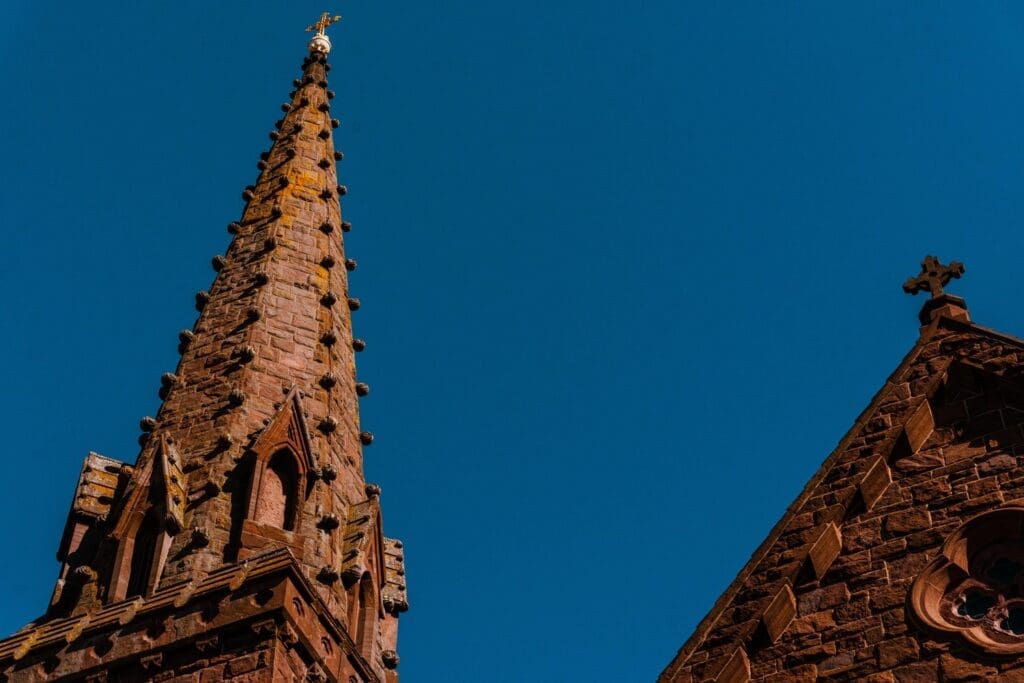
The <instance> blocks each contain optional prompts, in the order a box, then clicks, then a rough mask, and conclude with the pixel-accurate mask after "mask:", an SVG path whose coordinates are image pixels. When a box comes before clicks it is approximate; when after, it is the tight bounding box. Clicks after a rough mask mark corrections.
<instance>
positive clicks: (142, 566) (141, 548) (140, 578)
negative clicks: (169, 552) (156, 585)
mask: <svg viewBox="0 0 1024 683" xmlns="http://www.w3.org/2000/svg"><path fill="white" fill-rule="evenodd" d="M162 535H163V530H162V529H161V528H160V522H159V521H158V520H157V518H156V515H155V514H153V513H152V512H151V513H150V514H148V515H146V516H145V518H143V520H142V523H141V524H139V528H138V530H137V531H136V532H135V539H134V541H133V543H132V559H131V565H130V567H131V570H130V573H129V575H128V589H127V591H126V592H125V595H124V597H126V598H133V597H135V596H137V595H145V594H146V593H147V592H149V584H150V577H151V576H152V574H153V565H154V564H155V562H156V558H157V550H158V548H159V545H160V536H162Z"/></svg>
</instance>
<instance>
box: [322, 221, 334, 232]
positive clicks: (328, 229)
mask: <svg viewBox="0 0 1024 683" xmlns="http://www.w3.org/2000/svg"><path fill="white" fill-rule="evenodd" d="M320 232H322V233H323V234H325V235H330V234H331V233H332V232H334V226H333V225H331V224H330V222H328V221H325V222H323V223H321V224H320Z"/></svg>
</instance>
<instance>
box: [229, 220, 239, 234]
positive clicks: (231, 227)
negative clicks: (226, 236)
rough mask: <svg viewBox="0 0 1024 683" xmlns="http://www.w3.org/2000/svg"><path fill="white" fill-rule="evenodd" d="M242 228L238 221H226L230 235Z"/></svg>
mask: <svg viewBox="0 0 1024 683" xmlns="http://www.w3.org/2000/svg"><path fill="white" fill-rule="evenodd" d="M241 230H242V224H241V223H239V222H238V221H232V222H230V223H228V232H229V233H231V234H232V235H237V234H238V233H239V232H240V231H241Z"/></svg>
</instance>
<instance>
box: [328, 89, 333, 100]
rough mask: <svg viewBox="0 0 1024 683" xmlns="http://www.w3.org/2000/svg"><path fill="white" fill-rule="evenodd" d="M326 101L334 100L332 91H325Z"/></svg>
mask: <svg viewBox="0 0 1024 683" xmlns="http://www.w3.org/2000/svg"><path fill="white" fill-rule="evenodd" d="M327 99H329V100H333V99H334V91H333V90H328V91H327Z"/></svg>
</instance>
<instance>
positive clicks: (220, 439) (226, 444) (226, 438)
mask: <svg viewBox="0 0 1024 683" xmlns="http://www.w3.org/2000/svg"><path fill="white" fill-rule="evenodd" d="M234 442H235V438H234V437H233V436H231V435H230V434H228V433H223V434H218V435H217V448H219V449H220V450H222V451H224V450H227V449H228V448H231V444H233V443H234Z"/></svg>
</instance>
